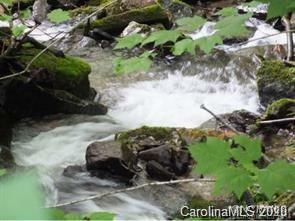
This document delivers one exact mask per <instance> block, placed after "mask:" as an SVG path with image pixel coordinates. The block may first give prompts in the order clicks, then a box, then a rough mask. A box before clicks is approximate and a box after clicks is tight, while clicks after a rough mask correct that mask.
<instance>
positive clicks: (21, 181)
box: [0, 169, 115, 220]
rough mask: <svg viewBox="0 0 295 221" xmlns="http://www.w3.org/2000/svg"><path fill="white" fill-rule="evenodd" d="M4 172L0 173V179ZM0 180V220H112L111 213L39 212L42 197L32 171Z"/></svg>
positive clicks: (41, 210)
mask: <svg viewBox="0 0 295 221" xmlns="http://www.w3.org/2000/svg"><path fill="white" fill-rule="evenodd" d="M5 173H6V170H4V169H1V170H0V176H2V175H4V174H5ZM3 178H4V179H1V180H0V196H1V198H0V220H113V219H114V218H115V214H113V213H108V212H95V213H91V214H86V215H82V214H75V213H65V212H63V211H62V210H59V209H43V208H42V207H43V206H44V195H43V192H42V186H41V185H40V183H39V181H38V180H39V179H38V176H37V175H36V173H35V172H33V171H29V172H22V173H15V174H13V175H10V176H6V177H3Z"/></svg>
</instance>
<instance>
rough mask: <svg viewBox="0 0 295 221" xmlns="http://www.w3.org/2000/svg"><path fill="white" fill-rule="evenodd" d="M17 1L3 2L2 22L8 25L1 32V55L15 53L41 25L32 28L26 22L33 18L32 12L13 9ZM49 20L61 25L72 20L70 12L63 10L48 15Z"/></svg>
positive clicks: (0, 14)
mask: <svg viewBox="0 0 295 221" xmlns="http://www.w3.org/2000/svg"><path fill="white" fill-rule="evenodd" d="M13 3H15V1H12V0H2V1H1V5H0V6H1V9H2V8H3V9H2V10H1V11H0V21H2V22H5V23H6V24H7V26H8V27H7V28H5V29H1V30H0V41H1V48H0V49H1V54H0V55H2V56H7V55H9V54H10V53H11V52H13V51H14V49H15V48H20V46H21V45H22V44H23V43H24V42H25V40H26V37H27V35H28V34H30V32H32V31H33V30H34V29H35V28H36V27H37V26H38V25H39V24H36V26H35V27H31V26H30V25H28V23H27V22H25V19H28V18H30V17H31V10H30V9H29V8H27V9H24V10H20V9H19V8H16V7H13ZM48 19H49V20H50V21H51V22H53V23H61V22H64V21H67V20H69V19H70V16H69V12H68V11H63V10H62V9H55V10H53V11H52V12H50V13H49V14H48ZM2 43H3V44H2Z"/></svg>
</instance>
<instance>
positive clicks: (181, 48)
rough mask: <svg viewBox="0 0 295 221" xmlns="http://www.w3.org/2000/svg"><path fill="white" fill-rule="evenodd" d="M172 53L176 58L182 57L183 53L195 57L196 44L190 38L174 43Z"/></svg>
mask: <svg viewBox="0 0 295 221" xmlns="http://www.w3.org/2000/svg"><path fill="white" fill-rule="evenodd" d="M172 52H173V54H174V55H176V56H178V55H182V54H183V53H184V52H188V53H190V54H192V55H195V54H196V44H195V42H194V41H193V40H192V39H190V38H187V39H183V40H181V41H178V42H176V43H175V45H174V47H173V51H172Z"/></svg>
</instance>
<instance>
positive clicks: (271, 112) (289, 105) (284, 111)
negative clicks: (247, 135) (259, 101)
mask: <svg viewBox="0 0 295 221" xmlns="http://www.w3.org/2000/svg"><path fill="white" fill-rule="evenodd" d="M265 115H266V116H265V119H267V120H269V119H280V118H287V117H294V116H295V99H289V98H284V99H280V100H277V101H275V102H273V103H272V104H271V105H269V106H268V107H267V110H266V113H265Z"/></svg>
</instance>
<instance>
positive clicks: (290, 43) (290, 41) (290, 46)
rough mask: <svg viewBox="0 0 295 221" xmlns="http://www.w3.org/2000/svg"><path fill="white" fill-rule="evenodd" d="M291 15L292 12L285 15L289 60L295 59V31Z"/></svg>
mask: <svg viewBox="0 0 295 221" xmlns="http://www.w3.org/2000/svg"><path fill="white" fill-rule="evenodd" d="M291 17H292V13H289V14H288V15H287V16H284V17H283V22H284V25H285V27H286V32H287V33H286V34H287V50H288V55H287V61H293V60H294V42H293V33H294V31H292V27H291Z"/></svg>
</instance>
